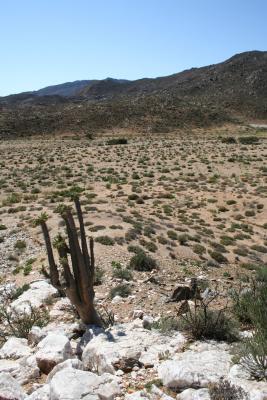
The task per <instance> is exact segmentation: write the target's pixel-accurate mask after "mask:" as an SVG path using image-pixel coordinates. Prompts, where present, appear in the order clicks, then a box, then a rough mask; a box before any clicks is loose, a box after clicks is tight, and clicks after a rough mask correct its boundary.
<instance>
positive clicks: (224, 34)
mask: <svg viewBox="0 0 267 400" xmlns="http://www.w3.org/2000/svg"><path fill="white" fill-rule="evenodd" d="M266 21H267V0H94V1H92V0H6V1H5V0H0V54H1V61H0V63H1V64H0V65H1V68H0V95H7V94H10V93H17V92H21V91H27V90H34V89H39V88H41V87H44V86H48V85H52V84H57V83H63V82H67V81H73V80H79V79H94V78H96V79H102V78H106V77H114V78H126V79H138V78H142V77H156V76H163V75H168V74H172V73H175V72H178V71H181V70H184V69H187V68H191V67H193V66H203V65H207V64H213V63H216V62H220V61H223V60H225V59H226V58H229V57H231V56H232V55H234V54H235V53H240V52H243V51H247V50H256V49H257V50H267V22H266Z"/></svg>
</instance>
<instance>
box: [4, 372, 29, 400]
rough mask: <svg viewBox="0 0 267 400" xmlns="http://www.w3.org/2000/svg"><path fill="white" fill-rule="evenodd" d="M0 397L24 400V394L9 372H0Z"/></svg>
mask: <svg viewBox="0 0 267 400" xmlns="http://www.w3.org/2000/svg"><path fill="white" fill-rule="evenodd" d="M0 399H1V400H24V399H25V394H24V392H23V390H22V388H21V386H20V385H19V384H18V382H17V381H16V379H14V378H13V377H12V376H11V375H10V374H8V373H5V372H2V373H1V374H0Z"/></svg>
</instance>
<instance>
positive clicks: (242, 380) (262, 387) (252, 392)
mask: <svg viewBox="0 0 267 400" xmlns="http://www.w3.org/2000/svg"><path fill="white" fill-rule="evenodd" d="M228 379H229V381H230V382H231V383H232V384H233V385H236V386H240V387H241V388H242V389H243V390H244V391H245V392H247V393H248V394H249V399H250V400H266V399H267V382H264V381H261V382H258V381H255V380H253V379H252V378H251V377H250V375H249V373H248V371H246V370H245V369H244V367H243V366H241V365H239V364H235V365H233V366H232V368H231V369H230V372H229V376H228Z"/></svg>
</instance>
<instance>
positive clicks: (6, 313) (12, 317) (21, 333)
mask: <svg viewBox="0 0 267 400" xmlns="http://www.w3.org/2000/svg"><path fill="white" fill-rule="evenodd" d="M0 322H1V324H2V326H3V328H2V327H1V329H0V337H2V338H3V337H4V338H6V337H8V336H10V335H12V336H16V337H20V338H26V339H27V338H28V335H29V332H30V330H31V329H32V327H33V326H39V327H41V328H42V327H43V326H45V325H47V323H48V322H49V313H48V311H47V310H46V309H44V308H35V307H32V306H30V312H28V310H25V311H24V312H17V311H15V310H14V309H12V308H11V307H6V306H0Z"/></svg>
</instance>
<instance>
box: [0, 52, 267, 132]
mask: <svg viewBox="0 0 267 400" xmlns="http://www.w3.org/2000/svg"><path fill="white" fill-rule="evenodd" d="M266 104H267V52H261V51H251V52H246V53H241V54H237V55H235V56H234V57H232V58H230V59H229V60H226V61H225V62H222V63H219V64H215V65H210V66H207V67H202V68H192V69H190V70H186V71H183V72H180V73H178V74H174V75H170V76H166V77H161V78H156V79H140V80H136V81H126V80H117V79H111V78H108V79H104V80H101V81H97V80H90V81H76V82H69V83H65V84H62V85H56V86H51V87H47V88H44V89H40V90H39V91H37V92H29V93H21V94H18V95H12V96H7V97H2V98H0V110H1V118H0V136H1V134H2V136H4V134H5V135H7V134H8V135H29V134H48V133H54V132H64V131H75V132H80V133H87V132H88V131H89V132H90V131H97V130H100V129H110V128H113V127H121V128H131V129H134V130H136V131H138V130H142V131H144V130H146V131H149V132H168V131H169V130H172V129H177V128H179V127H185V126H186V127H189V126H196V127H205V126H209V125H216V124H221V123H224V122H229V121H232V122H233V121H236V119H237V118H239V119H240V118H241V119H243V120H246V119H248V118H250V119H253V118H258V119H262V120H263V119H267V106H266Z"/></svg>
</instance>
